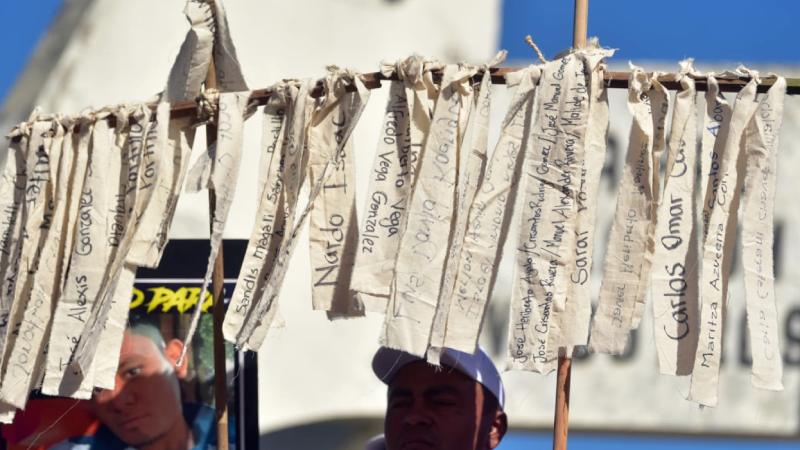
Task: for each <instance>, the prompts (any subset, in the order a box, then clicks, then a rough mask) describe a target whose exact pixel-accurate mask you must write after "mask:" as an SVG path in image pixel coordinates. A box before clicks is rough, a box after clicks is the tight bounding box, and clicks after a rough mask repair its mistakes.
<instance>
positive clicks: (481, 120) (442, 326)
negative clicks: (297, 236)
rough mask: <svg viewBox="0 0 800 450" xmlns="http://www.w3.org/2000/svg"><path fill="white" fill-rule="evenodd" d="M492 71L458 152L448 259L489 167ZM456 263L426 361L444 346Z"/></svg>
mask: <svg viewBox="0 0 800 450" xmlns="http://www.w3.org/2000/svg"><path fill="white" fill-rule="evenodd" d="M491 87H492V84H491V74H490V73H489V68H488V66H487V67H484V68H483V76H482V79H481V83H480V86H479V87H473V89H476V90H477V94H474V95H473V96H472V97H473V103H474V104H473V105H472V106H471V107H470V109H471V112H470V114H469V120H468V121H467V126H466V129H465V130H464V137H463V142H462V144H461V145H460V146H459V154H458V165H459V168H458V184H457V185H456V200H455V205H454V211H453V214H454V217H453V219H454V220H453V223H452V237H451V244H450V249H449V252H450V254H449V255H448V256H447V261H459V259H460V258H461V252H462V248H463V246H464V236H465V234H466V231H467V222H468V220H469V210H470V206H471V205H472V202H473V200H474V199H475V194H476V193H477V190H478V187H479V186H480V184H481V182H482V180H483V175H484V172H485V169H486V167H485V166H486V160H487V156H486V152H487V147H488V145H489V113H490V108H491ZM458 269H459V266H458V265H457V264H445V268H444V275H443V277H442V287H441V290H440V291H439V300H438V301H437V306H436V313H435V314H434V317H433V326H432V328H431V337H430V342H429V344H428V352H427V360H428V362H429V363H431V364H437V365H438V364H439V359H440V356H441V352H442V349H443V348H444V346H445V336H446V333H447V326H448V324H447V321H448V317H449V315H450V309H451V306H452V298H453V292H454V289H455V282H456V275H457V274H458Z"/></svg>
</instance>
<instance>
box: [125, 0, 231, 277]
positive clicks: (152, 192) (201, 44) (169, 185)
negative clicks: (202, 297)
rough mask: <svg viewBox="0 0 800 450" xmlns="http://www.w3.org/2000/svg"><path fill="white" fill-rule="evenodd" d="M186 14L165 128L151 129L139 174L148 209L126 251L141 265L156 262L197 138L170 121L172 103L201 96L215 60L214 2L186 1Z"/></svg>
mask: <svg viewBox="0 0 800 450" xmlns="http://www.w3.org/2000/svg"><path fill="white" fill-rule="evenodd" d="M214 3H219V2H214ZM184 14H185V15H186V18H187V19H188V21H189V24H190V25H191V28H190V30H189V32H188V33H187V35H186V38H185V39H184V42H183V45H181V49H180V52H179V53H178V57H177V58H176V60H175V63H174V64H173V66H172V69H171V70H170V74H169V78H168V80H167V86H166V88H165V90H164V93H163V94H162V95H161V97H160V99H159V108H158V112H157V113H156V121H157V122H159V123H161V124H163V125H164V126H163V127H157V128H156V129H157V130H158V131H159V132H157V133H152V132H151V133H150V135H151V136H150V138H149V139H148V145H147V147H146V153H145V163H144V165H143V167H144V170H142V171H141V173H140V176H141V177H142V178H143V180H142V185H141V191H142V193H141V195H142V198H143V201H144V203H145V208H144V210H143V213H142V215H141V217H139V218H138V224H137V225H136V227H135V228H136V234H135V236H134V238H133V243H132V244H131V249H130V254H129V255H128V261H129V262H130V263H131V264H134V265H137V266H145V267H156V266H158V262H159V260H160V259H161V251H162V250H163V247H164V245H165V244H166V240H167V233H168V231H169V225H170V224H171V221H172V217H171V214H170V212H171V211H170V208H171V206H170V205H171V203H173V202H177V195H178V193H179V191H180V184H179V182H181V183H182V181H183V173H184V168H185V167H186V165H187V163H188V153H189V151H190V149H191V145H192V142H193V140H194V128H190V129H187V130H185V131H186V135H185V139H186V141H187V142H183V141H182V136H181V135H182V134H183V133H181V130H180V129H179V128H178V127H177V126H173V124H172V123H171V121H170V110H169V104H170V103H174V102H176V101H180V100H186V99H194V98H195V97H197V95H198V94H199V93H200V86H201V84H202V83H203V80H205V78H206V75H207V73H208V66H209V64H210V62H211V52H212V47H213V45H214V34H213V30H214V28H215V27H214V13H213V11H212V10H211V6H210V5H209V4H208V3H206V2H196V1H191V0H187V2H186V7H185V8H184ZM164 105H166V106H164ZM174 125H177V123H176V124H174ZM161 130H163V132H160V131H161ZM150 143H152V144H153V145H152V146H151V145H150ZM172 199H175V200H172ZM172 208H173V209H174V207H172Z"/></svg>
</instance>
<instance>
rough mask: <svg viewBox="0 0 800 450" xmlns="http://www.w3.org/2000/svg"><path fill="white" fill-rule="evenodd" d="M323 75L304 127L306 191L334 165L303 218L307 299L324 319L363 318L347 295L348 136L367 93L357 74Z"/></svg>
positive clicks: (350, 226) (351, 223) (351, 206)
mask: <svg viewBox="0 0 800 450" xmlns="http://www.w3.org/2000/svg"><path fill="white" fill-rule="evenodd" d="M328 70H329V73H328V76H327V77H326V78H325V80H324V89H325V97H324V98H323V100H322V103H321V105H319V106H318V109H317V110H316V111H315V112H314V114H313V115H312V117H311V122H310V123H309V127H308V154H309V156H308V179H309V181H311V182H312V184H311V185H310V189H312V190H313V189H315V185H314V184H313V182H315V181H316V180H317V179H319V175H320V173H322V171H324V170H325V167H326V166H327V165H328V163H329V161H335V165H334V166H333V168H332V173H331V174H330V175H329V176H328V180H327V181H326V182H325V184H324V185H323V186H322V189H321V190H320V194H319V197H318V198H317V199H316V201H315V203H314V207H313V208H312V209H311V213H310V215H309V221H308V223H309V233H308V239H309V254H310V261H311V300H312V304H313V308H314V309H316V310H323V311H327V312H328V317H330V318H335V317H352V316H363V315H364V305H363V304H361V303H360V302H359V300H358V298H357V297H356V296H355V295H354V294H353V293H351V291H350V280H351V279H352V276H353V264H354V262H355V255H356V246H357V245H358V218H357V216H356V204H355V201H356V199H355V189H356V183H355V159H354V155H353V152H354V149H353V141H352V139H350V136H351V134H352V132H353V129H354V128H355V122H354V121H353V120H352V119H353V118H356V119H357V118H358V116H359V115H360V111H361V109H362V108H363V107H364V106H365V105H366V102H367V101H368V100H369V91H368V90H367V89H366V88H365V87H364V86H363V82H362V81H361V80H360V79H359V78H358V75H357V74H355V73H352V72H350V71H346V70H341V69H339V68H337V67H330V68H328ZM350 85H355V88H356V92H347V91H346V88H347V87H348V86H350ZM348 119H351V120H348ZM328 170H331V169H328Z"/></svg>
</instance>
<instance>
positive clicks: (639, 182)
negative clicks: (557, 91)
mask: <svg viewBox="0 0 800 450" xmlns="http://www.w3.org/2000/svg"><path fill="white" fill-rule="evenodd" d="M628 83H629V84H628V109H629V110H630V111H631V113H632V114H633V124H632V125H631V134H630V143H629V145H628V154H627V157H626V160H625V168H624V170H623V174H622V177H621V179H620V184H619V190H618V193H617V208H616V211H615V213H614V222H613V224H612V227H611V235H610V237H609V243H608V249H607V251H606V257H605V264H604V267H603V281H602V284H601V286H600V298H599V301H598V305H597V310H596V311H595V315H594V318H593V320H592V327H591V339H590V341H589V346H590V348H591V350H592V351H594V352H598V353H609V354H621V353H622V352H624V351H625V347H626V345H627V343H628V335H629V333H630V331H631V330H632V329H634V328H636V326H637V325H638V321H639V317H640V314H641V313H642V311H643V310H644V307H643V305H644V294H645V292H646V288H647V285H648V284H649V283H648V281H649V278H650V277H649V271H650V262H651V257H652V253H651V252H652V251H653V247H654V246H653V235H654V232H655V226H654V224H655V214H654V212H655V207H654V205H653V202H654V200H655V194H654V190H655V189H656V188H655V187H654V181H657V180H658V176H657V175H655V174H653V172H654V171H657V170H658V166H656V167H653V163H654V161H659V160H658V158H656V155H658V154H659V153H658V152H657V151H656V147H658V145H656V144H655V142H657V141H658V140H659V137H663V130H664V120H665V118H666V112H667V109H668V105H669V102H668V100H669V97H668V96H667V92H666V89H664V87H663V86H662V85H661V84H660V83H659V82H658V81H657V80H656V79H655V77H654V76H650V75H648V74H646V73H645V72H644V71H643V70H642V69H641V68H639V67H635V66H633V67H632V70H631V76H630V80H629V82H628Z"/></svg>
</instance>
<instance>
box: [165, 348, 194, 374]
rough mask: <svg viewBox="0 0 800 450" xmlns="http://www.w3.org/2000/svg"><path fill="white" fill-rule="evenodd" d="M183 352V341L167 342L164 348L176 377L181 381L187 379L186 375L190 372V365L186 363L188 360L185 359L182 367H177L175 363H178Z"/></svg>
mask: <svg viewBox="0 0 800 450" xmlns="http://www.w3.org/2000/svg"><path fill="white" fill-rule="evenodd" d="M181 350H183V341H181V340H180V339H170V341H169V342H167V346H166V347H165V348H164V355H166V357H167V360H168V361H169V363H170V364H171V365H172V367H173V368H174V369H175V375H176V376H177V377H178V379H179V380H182V379H184V378H186V374H187V373H188V372H189V364H188V363H187V362H186V361H187V358H184V359H183V364H182V365H181V366H180V367H178V366H176V365H175V363H176V362H178V358H179V357H180V356H181ZM187 355H188V353H187Z"/></svg>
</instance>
